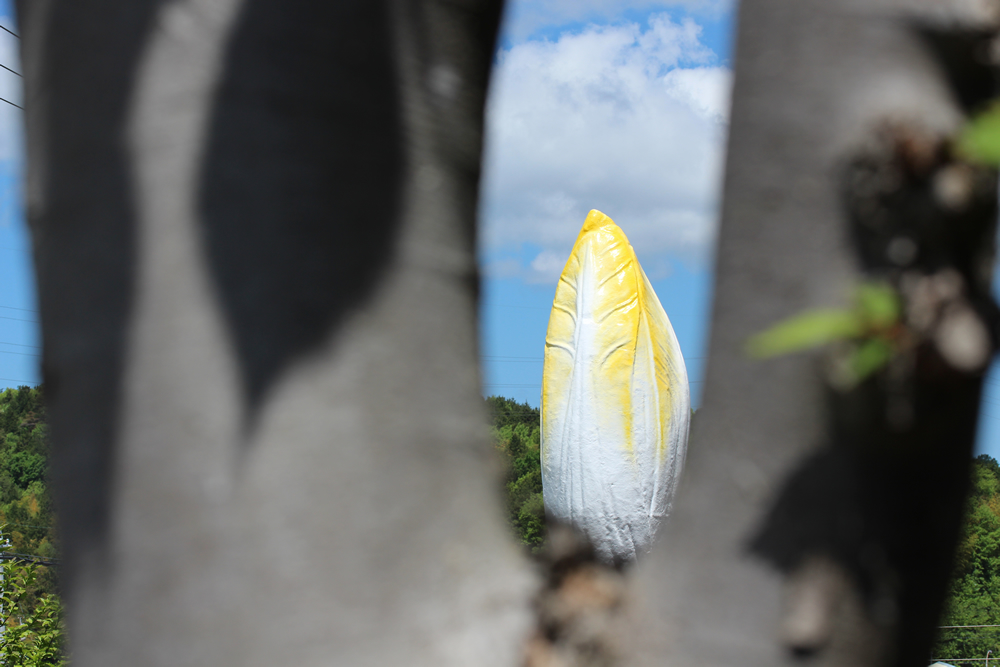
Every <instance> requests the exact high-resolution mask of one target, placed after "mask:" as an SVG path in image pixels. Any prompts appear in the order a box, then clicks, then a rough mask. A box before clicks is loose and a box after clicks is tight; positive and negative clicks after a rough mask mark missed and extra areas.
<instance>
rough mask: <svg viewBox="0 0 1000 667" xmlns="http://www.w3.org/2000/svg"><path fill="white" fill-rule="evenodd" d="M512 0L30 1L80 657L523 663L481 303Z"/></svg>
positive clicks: (72, 607)
mask: <svg viewBox="0 0 1000 667" xmlns="http://www.w3.org/2000/svg"><path fill="white" fill-rule="evenodd" d="M500 9H501V3H500V2H499V0H482V1H480V0H474V1H472V2H463V3H451V2H437V1H434V0H428V1H426V2H425V1H412V2H410V1H407V0H398V1H387V2H368V1H366V2H335V3H322V2H321V3H314V2H305V1H292V2H288V1H287V0H195V1H194V2H156V1H153V0H145V1H137V0H124V1H118V0H84V1H81V2H71V3H65V2H55V1H50V0H38V1H33V2H24V3H21V6H20V17H21V24H22V29H23V32H24V35H23V38H24V44H23V47H24V63H25V75H26V84H27V100H29V101H28V102H27V103H26V107H27V112H28V153H29V164H30V166H29V179H28V193H29V194H28V199H29V215H30V223H31V225H32V228H33V232H34V242H35V252H36V261H37V267H38V283H39V288H40V302H41V311H42V320H43V331H44V350H45V353H44V357H45V366H44V378H45V384H46V391H47V395H48V400H49V414H50V417H51V423H52V438H53V444H52V446H53V453H52V459H53V463H52V465H53V471H54V472H53V474H54V477H55V489H56V495H57V501H58V511H59V516H60V519H61V531H62V537H63V544H64V549H65V557H66V562H67V563H68V570H67V573H66V582H65V591H66V597H67V599H68V607H69V625H70V636H71V638H72V646H71V652H72V656H73V664H74V665H77V666H79V667H88V666H91V665H94V666H96V665H101V666H102V667H103V666H106V665H146V666H148V667H153V666H155V665H171V666H176V665H219V666H222V665H240V666H241V667H249V666H251V665H278V664H290V665H303V666H305V665H331V664H336V665H340V664H343V665H373V666H375V665H378V666H384V665H428V666H430V665H434V666H435V667H437V666H440V665H455V666H465V665H511V664H514V663H515V662H516V661H517V656H518V655H519V652H520V648H519V644H520V641H519V638H520V637H521V636H522V635H523V634H524V633H525V631H526V628H527V625H528V622H529V615H528V603H527V600H528V597H529V593H530V583H531V581H530V577H529V574H528V571H527V569H526V565H525V563H524V562H522V560H521V557H520V556H519V555H518V554H517V553H516V551H515V548H514V546H513V544H512V542H511V540H510V539H509V538H508V536H507V534H506V528H505V526H504V525H503V522H502V519H501V512H500V508H499V507H498V502H497V494H496V493H494V487H495V484H496V482H495V481H494V475H493V471H492V468H491V460H490V458H489V454H488V452H487V451H486V442H485V429H484V428H483V424H484V421H485V416H484V414H483V407H482V400H481V398H480V395H479V389H480V385H479V376H478V372H477V359H476V357H477V351H476V347H477V341H476V327H475V321H476V296H477V278H476V268H475V257H474V237H475V211H476V198H477V188H478V179H479V162H480V151H481V135H482V121H483V119H482V114H483V104H484V97H485V90H486V84H487V77H488V73H489V67H490V65H491V62H492V57H493V45H494V39H495V34H496V30H497V25H498V22H499V16H500Z"/></svg>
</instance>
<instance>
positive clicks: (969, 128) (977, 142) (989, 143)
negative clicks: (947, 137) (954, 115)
mask: <svg viewBox="0 0 1000 667" xmlns="http://www.w3.org/2000/svg"><path fill="white" fill-rule="evenodd" d="M957 149H958V153H959V155H961V156H962V157H964V158H965V159H967V160H971V161H973V162H980V163H984V164H990V165H1000V105H996V104H995V105H993V106H992V107H991V108H990V109H988V110H987V111H984V112H983V113H981V114H979V115H978V116H976V117H975V118H973V119H972V120H970V121H969V122H968V123H967V124H966V126H965V128H964V129H963V130H962V133H961V134H960V135H959V137H958V143H957Z"/></svg>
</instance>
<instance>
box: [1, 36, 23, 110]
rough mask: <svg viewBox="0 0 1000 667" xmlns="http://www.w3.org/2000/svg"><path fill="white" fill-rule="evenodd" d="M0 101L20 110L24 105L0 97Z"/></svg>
mask: <svg viewBox="0 0 1000 667" xmlns="http://www.w3.org/2000/svg"><path fill="white" fill-rule="evenodd" d="M0 27H3V26H0ZM4 69H7V68H6V67H5V68H4ZM0 102H6V103H7V104H9V105H11V106H12V107H17V108H18V109H20V110H21V111H24V107H22V106H21V105H20V104H14V103H13V102H11V101H10V100H6V99H4V98H2V97H0Z"/></svg>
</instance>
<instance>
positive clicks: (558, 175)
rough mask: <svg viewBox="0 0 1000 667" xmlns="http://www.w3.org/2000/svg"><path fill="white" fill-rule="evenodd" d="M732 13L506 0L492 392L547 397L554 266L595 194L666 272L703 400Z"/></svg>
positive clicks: (488, 168)
mask: <svg viewBox="0 0 1000 667" xmlns="http://www.w3.org/2000/svg"><path fill="white" fill-rule="evenodd" d="M732 22H733V6H732V4H731V3H728V2H713V1H702V2H698V1H690V2H673V3H662V2H660V3H655V2H642V1H641V0H640V1H633V2H598V1H596V0H590V1H587V0H577V1H576V2H561V1H559V0H548V1H538V0H535V1H532V2H528V1H521V2H517V1H515V2H512V3H510V4H509V5H508V8H507V14H506V17H505V23H504V28H503V32H502V34H501V39H500V51H499V53H498V55H497V65H496V70H495V72H494V78H493V84H492V86H491V91H490V101H489V104H488V113H487V143H486V157H485V172H484V182H483V199H482V204H481V211H480V213H481V215H480V217H481V227H480V245H479V258H480V266H481V267H482V270H483V301H482V306H481V326H482V329H481V331H482V334H481V342H482V356H483V372H484V383H485V386H484V391H485V393H487V394H501V395H504V396H508V397H512V398H515V399H517V400H519V401H527V402H528V403H530V404H532V405H535V406H537V405H538V403H539V395H540V391H541V372H542V354H543V351H544V343H545V329H546V326H547V324H548V315H549V309H550V308H551V306H552V297H553V294H554V291H555V285H556V280H557V278H558V275H559V273H560V272H561V270H562V267H563V265H564V263H565V261H566V258H567V257H568V256H569V252H570V249H571V248H572V245H573V241H574V240H575V238H576V235H577V233H578V231H579V228H580V226H581V225H582V224H583V220H584V217H585V216H586V213H587V211H588V210H590V209H591V208H597V209H600V210H602V211H603V212H604V213H606V214H608V215H609V216H611V217H612V218H613V219H614V220H615V221H616V222H617V223H618V224H619V226H620V227H621V228H622V229H623V230H624V232H625V233H626V235H627V236H628V237H629V240H630V241H631V242H632V245H633V247H634V248H635V250H636V254H637V255H638V257H639V261H640V263H641V264H642V265H643V268H644V269H645V271H646V273H647V275H648V276H649V278H650V280H651V282H652V283H653V287H654V289H655V290H656V292H657V295H658V296H659V298H660V301H661V303H662V304H663V306H664V309H665V310H666V311H667V314H668V316H669V317H670V320H671V322H672V324H673V326H674V329H675V331H676V333H677V337H678V340H679V341H680V344H681V349H682V350H683V352H684V355H685V358H686V362H687V367H688V373H689V376H690V379H691V382H692V386H691V388H692V395H693V397H694V400H695V403H696V404H697V401H698V396H699V390H700V385H701V375H702V368H703V361H704V354H705V351H704V349H705V341H706V339H707V326H708V315H709V307H710V298H711V259H712V247H713V244H714V239H715V221H716V213H717V206H718V199H719V196H718V195H719V186H720V180H721V168H722V163H723V148H724V142H725V133H726V118H727V115H728V90H729V85H730V57H731V32H732Z"/></svg>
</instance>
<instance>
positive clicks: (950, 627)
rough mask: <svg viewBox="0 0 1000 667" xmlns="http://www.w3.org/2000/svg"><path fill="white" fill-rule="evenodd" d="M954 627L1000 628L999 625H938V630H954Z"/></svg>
mask: <svg viewBox="0 0 1000 667" xmlns="http://www.w3.org/2000/svg"><path fill="white" fill-rule="evenodd" d="M955 628H1000V625H939V626H938V630H954V629H955Z"/></svg>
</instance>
